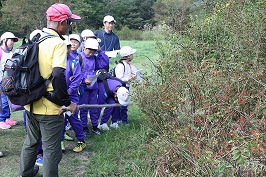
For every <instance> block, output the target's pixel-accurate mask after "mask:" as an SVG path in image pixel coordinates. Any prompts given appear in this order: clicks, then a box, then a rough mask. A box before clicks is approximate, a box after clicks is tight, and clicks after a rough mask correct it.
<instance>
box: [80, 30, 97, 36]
mask: <svg viewBox="0 0 266 177" xmlns="http://www.w3.org/2000/svg"><path fill="white" fill-rule="evenodd" d="M81 37H95V35H94V33H93V32H92V31H91V30H89V29H85V30H83V31H82V32H81Z"/></svg>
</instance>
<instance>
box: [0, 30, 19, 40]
mask: <svg viewBox="0 0 266 177" xmlns="http://www.w3.org/2000/svg"><path fill="white" fill-rule="evenodd" d="M4 39H14V42H18V37H16V36H15V35H14V34H13V33H11V32H5V33H3V34H2V36H1V41H2V40H4Z"/></svg>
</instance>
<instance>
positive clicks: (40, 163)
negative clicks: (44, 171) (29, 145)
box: [35, 154, 43, 167]
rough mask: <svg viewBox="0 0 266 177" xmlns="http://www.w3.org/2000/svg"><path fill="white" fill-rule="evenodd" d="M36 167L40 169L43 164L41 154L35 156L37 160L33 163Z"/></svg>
mask: <svg viewBox="0 0 266 177" xmlns="http://www.w3.org/2000/svg"><path fill="white" fill-rule="evenodd" d="M35 164H36V165H38V166H40V167H42V166H43V163H42V155H41V154H38V155H37V159H36V162H35Z"/></svg>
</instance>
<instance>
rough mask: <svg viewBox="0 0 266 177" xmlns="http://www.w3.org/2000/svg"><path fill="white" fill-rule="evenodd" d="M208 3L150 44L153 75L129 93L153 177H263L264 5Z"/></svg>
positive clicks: (241, 1) (265, 122)
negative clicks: (141, 119)
mask: <svg viewBox="0 0 266 177" xmlns="http://www.w3.org/2000/svg"><path fill="white" fill-rule="evenodd" d="M211 2H212V3H206V5H204V7H203V8H202V11H200V12H198V13H197V14H194V15H190V20H189V23H188V24H187V25H186V27H185V28H184V30H183V31H176V32H175V33H173V32H169V34H172V35H171V36H169V41H168V42H164V43H161V42H160V43H159V42H158V51H159V52H160V59H159V60H158V63H159V64H158V65H154V69H155V70H156V74H154V75H147V76H146V77H145V82H144V83H143V85H139V86H138V87H137V90H138V91H137V92H134V93H135V94H136V95H135V97H136V98H137V99H136V101H138V102H139V105H140V107H141V109H142V110H143V111H144V112H145V113H146V114H147V115H148V116H149V117H150V122H148V123H149V125H152V129H153V132H154V133H153V135H154V136H155V138H153V139H152V142H151V143H150V144H149V146H150V147H149V149H150V150H151V151H154V154H157V156H155V157H154V161H155V162H156V165H157V167H156V170H157V171H156V174H157V176H266V155H265V154H266V144H265V143H266V141H265V140H266V134H265V132H266V110H265V108H266V107H265V105H266V101H265V100H266V99H265V98H266V97H265V91H266V85H265V83H266V79H265V78H266V77H265V67H266V63H265V57H266V50H265V49H266V44H265V42H266V39H265V30H266V25H265V20H266V19H265V7H266V2H265V1H264V0H258V1H246V0H238V1H230V0H224V1H211ZM215 2H216V3H215Z"/></svg>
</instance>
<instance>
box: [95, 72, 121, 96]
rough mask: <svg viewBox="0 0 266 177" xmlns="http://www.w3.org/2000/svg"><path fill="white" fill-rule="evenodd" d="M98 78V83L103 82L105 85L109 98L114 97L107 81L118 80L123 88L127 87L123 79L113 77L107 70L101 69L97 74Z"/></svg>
mask: <svg viewBox="0 0 266 177" xmlns="http://www.w3.org/2000/svg"><path fill="white" fill-rule="evenodd" d="M96 75H97V76H98V77H97V81H98V82H103V85H104V89H105V91H106V93H107V95H108V97H113V93H112V92H111V90H110V88H109V85H108V83H107V79H112V80H117V81H119V82H120V83H121V84H122V86H124V87H125V86H126V83H125V82H124V81H122V80H121V79H118V78H117V77H114V76H112V75H111V74H110V73H109V72H107V71H106V70H105V69H99V70H98V71H97V73H96Z"/></svg>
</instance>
